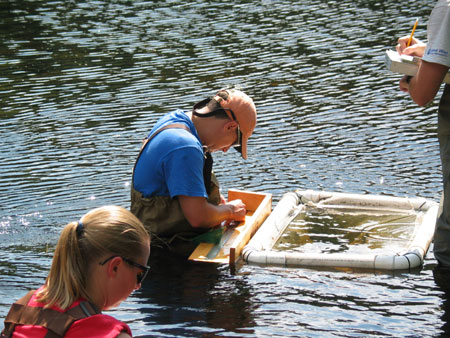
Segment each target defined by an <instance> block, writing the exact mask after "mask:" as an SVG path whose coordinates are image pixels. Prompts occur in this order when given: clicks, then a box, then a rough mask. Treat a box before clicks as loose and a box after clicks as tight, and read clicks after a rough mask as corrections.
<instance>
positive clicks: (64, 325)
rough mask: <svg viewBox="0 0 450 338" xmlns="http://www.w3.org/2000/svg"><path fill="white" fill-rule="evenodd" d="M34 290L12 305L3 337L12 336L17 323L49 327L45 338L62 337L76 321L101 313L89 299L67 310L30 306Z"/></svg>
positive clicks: (6, 319) (8, 337)
mask: <svg viewBox="0 0 450 338" xmlns="http://www.w3.org/2000/svg"><path fill="white" fill-rule="evenodd" d="M34 292H35V291H30V292H28V293H27V294H26V295H25V296H24V297H22V298H20V299H19V300H18V301H17V302H15V303H14V304H13V305H12V306H11V309H10V310H9V312H8V315H7V316H6V318H5V328H4V329H3V331H2V334H1V337H7V338H10V337H12V334H13V332H14V329H15V327H16V325H37V326H42V327H44V328H46V329H47V334H46V335H45V338H62V337H64V335H65V333H66V332H67V330H68V329H69V328H70V326H71V325H72V324H73V323H74V322H75V321H77V320H80V319H82V318H86V317H89V316H92V315H95V314H99V313H100V311H99V310H98V309H97V308H96V307H95V306H94V305H93V304H91V303H89V302H87V301H82V302H80V303H79V304H78V305H76V306H74V307H72V308H70V309H69V310H67V311H65V312H60V311H57V310H53V309H50V308H43V307H36V306H29V305H28V303H29V301H30V299H31V297H32V296H33V294H34Z"/></svg>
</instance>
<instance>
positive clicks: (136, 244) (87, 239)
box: [37, 206, 149, 309]
mask: <svg viewBox="0 0 450 338" xmlns="http://www.w3.org/2000/svg"><path fill="white" fill-rule="evenodd" d="M148 241H149V235H148V233H147V231H146V230H145V228H144V226H143V225H142V223H141V222H140V221H139V220H138V219H137V218H136V217H135V216H134V215H133V214H132V213H131V212H129V211H128V210H126V209H124V208H122V207H118V206H104V207H101V208H96V209H93V210H91V211H90V212H88V213H87V214H86V215H84V216H83V217H82V218H81V220H80V221H79V222H78V223H77V222H71V223H69V224H67V225H66V226H65V227H64V229H63V230H62V232H61V236H60V238H59V240H58V244H57V245H56V249H55V254H54V257H53V261H52V266H51V268H50V272H49V274H48V277H47V280H46V282H45V285H44V287H43V289H42V290H41V291H40V292H39V294H38V295H37V300H38V301H40V302H44V303H46V307H50V306H52V305H57V306H59V307H60V308H61V309H66V308H67V307H69V306H70V305H71V304H72V303H73V302H74V301H75V300H76V299H78V298H80V297H83V298H86V299H89V295H88V294H87V293H86V288H87V285H86V282H87V280H86V277H87V276H89V269H90V267H91V266H92V264H95V263H98V262H99V260H100V258H101V257H102V256H104V255H106V254H115V255H120V256H123V257H127V258H129V259H137V258H138V257H140V256H142V254H143V250H144V247H145V246H146V243H148Z"/></svg>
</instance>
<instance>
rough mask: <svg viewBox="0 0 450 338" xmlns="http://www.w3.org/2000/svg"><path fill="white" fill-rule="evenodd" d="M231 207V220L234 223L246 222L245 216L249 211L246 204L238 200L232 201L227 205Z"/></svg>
mask: <svg viewBox="0 0 450 338" xmlns="http://www.w3.org/2000/svg"><path fill="white" fill-rule="evenodd" d="M227 204H228V205H229V206H230V207H231V220H234V221H244V220H245V214H246V213H247V209H246V208H245V204H244V203H243V202H242V201H241V200H239V199H237V200H232V201H229V202H228V203H227Z"/></svg>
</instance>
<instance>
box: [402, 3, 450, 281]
mask: <svg viewBox="0 0 450 338" xmlns="http://www.w3.org/2000/svg"><path fill="white" fill-rule="evenodd" d="M427 33H428V42H427V43H426V44H425V43H422V42H421V41H419V40H417V39H413V41H412V44H411V45H410V46H409V47H407V41H408V39H409V36H407V37H403V38H400V39H399V40H398V45H397V51H398V52H399V54H406V55H415V56H419V57H422V61H421V62H420V65H419V69H418V72H417V74H416V75H415V76H413V77H411V76H404V77H403V78H402V79H401V80H400V89H401V90H402V91H404V92H408V93H409V95H410V96H411V98H412V99H413V101H414V102H416V103H417V104H418V105H420V106H425V105H427V104H428V103H430V102H431V101H432V100H433V99H434V97H435V96H436V94H437V93H438V91H439V89H440V86H441V84H442V81H443V79H444V77H445V75H446V74H447V72H448V69H449V67H450V0H439V1H438V2H437V4H436V5H435V7H434V9H433V11H432V12H431V15H430V18H429V22H428V27H427ZM438 139H439V148H440V154H441V163H442V174H443V183H444V200H443V210H442V214H441V215H440V217H439V218H438V220H437V224H436V231H435V234H434V255H435V257H436V259H437V261H438V263H439V264H438V268H441V269H444V270H446V269H448V270H450V85H449V84H446V85H445V88H444V92H443V94H442V97H441V100H440V103H439V109H438ZM435 276H436V275H435Z"/></svg>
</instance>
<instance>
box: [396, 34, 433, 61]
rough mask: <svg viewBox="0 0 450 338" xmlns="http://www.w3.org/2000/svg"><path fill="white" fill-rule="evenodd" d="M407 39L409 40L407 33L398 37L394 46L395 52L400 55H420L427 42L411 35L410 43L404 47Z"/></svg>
mask: <svg viewBox="0 0 450 338" xmlns="http://www.w3.org/2000/svg"><path fill="white" fill-rule="evenodd" d="M408 40H409V35H408V36H404V37H401V38H400V39H398V41H397V46H396V47H395V49H396V50H397V52H398V53H399V54H400V55H402V54H404V55H411V56H418V57H422V56H423V54H424V52H425V48H426V47H427V44H426V43H424V42H421V41H420V40H419V39H416V38H414V37H413V38H412V41H411V45H410V46H409V47H406V45H407V44H408Z"/></svg>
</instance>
